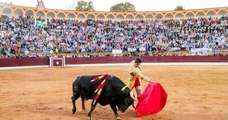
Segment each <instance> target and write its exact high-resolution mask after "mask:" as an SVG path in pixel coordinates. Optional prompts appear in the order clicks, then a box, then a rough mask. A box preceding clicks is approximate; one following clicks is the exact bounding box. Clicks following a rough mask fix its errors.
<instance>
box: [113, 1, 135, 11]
mask: <svg viewBox="0 0 228 120" xmlns="http://www.w3.org/2000/svg"><path fill="white" fill-rule="evenodd" d="M110 11H111V12H132V11H136V10H135V6H134V5H133V4H131V3H129V2H125V3H123V2H122V3H117V4H115V5H113V6H111V8H110Z"/></svg>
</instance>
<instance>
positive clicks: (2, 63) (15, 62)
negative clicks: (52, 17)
mask: <svg viewBox="0 0 228 120" xmlns="http://www.w3.org/2000/svg"><path fill="white" fill-rule="evenodd" d="M135 58H136V57H111V56H108V57H94V58H66V65H67V64H93V63H94V64H96V63H128V62H130V61H132V60H133V59H135ZM142 60H143V62H228V56H144V57H142ZM48 64H49V60H48V58H20V59H13V58H8V59H0V67H9V66H35V65H48Z"/></svg>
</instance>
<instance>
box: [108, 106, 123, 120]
mask: <svg viewBox="0 0 228 120" xmlns="http://www.w3.org/2000/svg"><path fill="white" fill-rule="evenodd" d="M110 107H111V108H112V111H113V112H114V115H115V117H116V120H121V118H120V117H119V115H118V113H117V108H116V105H115V104H112V103H110Z"/></svg>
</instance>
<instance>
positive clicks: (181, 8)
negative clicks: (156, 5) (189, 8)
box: [174, 6, 184, 10]
mask: <svg viewBox="0 0 228 120" xmlns="http://www.w3.org/2000/svg"><path fill="white" fill-rule="evenodd" d="M174 10H184V9H183V6H177V7H176V8H175V9H174Z"/></svg>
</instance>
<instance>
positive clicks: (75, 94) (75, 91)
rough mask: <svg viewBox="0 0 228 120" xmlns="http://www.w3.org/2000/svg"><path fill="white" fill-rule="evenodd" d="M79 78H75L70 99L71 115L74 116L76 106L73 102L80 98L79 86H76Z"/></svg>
mask: <svg viewBox="0 0 228 120" xmlns="http://www.w3.org/2000/svg"><path fill="white" fill-rule="evenodd" d="M80 78H81V77H80V76H79V77H77V79H76V80H75V81H74V83H73V84H72V91H73V96H72V97H71V99H72V105H73V108H72V113H73V114H74V113H75V112H76V105H75V101H76V100H77V99H78V98H79V97H80V86H79V85H78V81H79V80H80Z"/></svg>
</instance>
